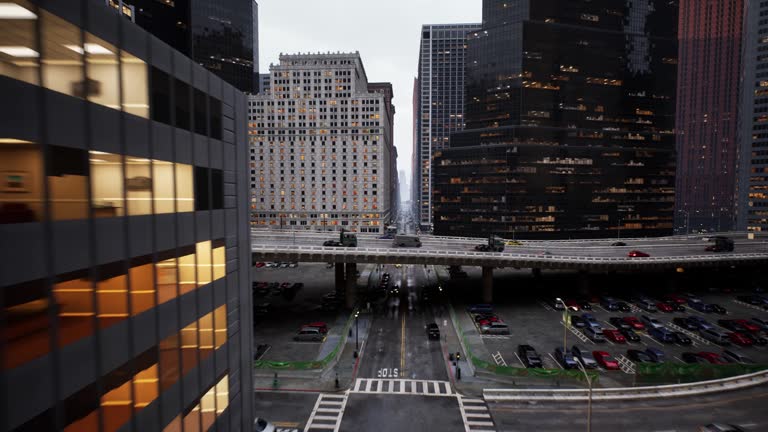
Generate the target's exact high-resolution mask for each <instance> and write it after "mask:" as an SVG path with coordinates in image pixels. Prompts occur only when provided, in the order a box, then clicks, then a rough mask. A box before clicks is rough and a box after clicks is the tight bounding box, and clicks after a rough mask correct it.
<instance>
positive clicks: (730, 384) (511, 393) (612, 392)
mask: <svg viewBox="0 0 768 432" xmlns="http://www.w3.org/2000/svg"><path fill="white" fill-rule="evenodd" d="M765 383H768V371H760V372H754V373H750V374H746V375H740V376H736V377H731V378H723V379H718V380H711V381H701V382H696V383H690V384H672V385H661V386H646V387H622V388H594V389H592V399H593V400H638V399H657V398H666V397H681V396H695V395H702V394H709V393H717V392H721V391H727V390H737V389H741V388H747V387H752V386H757V385H761V384H765ZM483 397H484V399H485V400H486V401H488V400H491V401H519V400H521V401H523V400H524V401H583V400H587V398H588V397H589V389H485V390H483Z"/></svg>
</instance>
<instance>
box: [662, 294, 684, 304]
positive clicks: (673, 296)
mask: <svg viewBox="0 0 768 432" xmlns="http://www.w3.org/2000/svg"><path fill="white" fill-rule="evenodd" d="M664 299H665V300H669V301H671V302H675V303H677V304H679V305H684V304H686V303H688V300H686V299H684V298H683V297H680V296H679V295H676V294H667V295H665V296H664Z"/></svg>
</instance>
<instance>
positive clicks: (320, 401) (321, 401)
mask: <svg viewBox="0 0 768 432" xmlns="http://www.w3.org/2000/svg"><path fill="white" fill-rule="evenodd" d="M346 406H347V393H344V394H328V393H321V394H320V395H319V396H318V397H317V402H315V408H314V409H312V414H310V416H309V420H307V426H306V427H305V428H304V432H308V431H311V430H326V431H328V430H332V431H334V432H337V431H338V430H339V426H341V418H342V417H343V416H344V407H346Z"/></svg>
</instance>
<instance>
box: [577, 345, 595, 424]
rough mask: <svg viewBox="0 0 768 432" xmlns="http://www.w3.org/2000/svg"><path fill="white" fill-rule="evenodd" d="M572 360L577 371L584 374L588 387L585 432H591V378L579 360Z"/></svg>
mask: <svg viewBox="0 0 768 432" xmlns="http://www.w3.org/2000/svg"><path fill="white" fill-rule="evenodd" d="M574 357H575V356H574ZM574 360H576V364H577V365H579V369H581V371H582V372H584V378H586V379H587V386H588V387H589V392H588V394H587V432H592V378H590V377H589V374H588V373H587V369H586V368H585V367H584V364H583V363H582V362H581V359H579V358H578V357H576V358H574Z"/></svg>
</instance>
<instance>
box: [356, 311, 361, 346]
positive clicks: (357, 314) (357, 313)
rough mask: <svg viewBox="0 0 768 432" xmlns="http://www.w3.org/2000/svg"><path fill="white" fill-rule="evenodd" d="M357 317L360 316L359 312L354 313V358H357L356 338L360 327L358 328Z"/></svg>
mask: <svg viewBox="0 0 768 432" xmlns="http://www.w3.org/2000/svg"><path fill="white" fill-rule="evenodd" d="M358 316H360V311H357V312H355V357H357V351H358V350H359V349H360V348H359V345H358V337H357V335H358V334H359V332H360V327H359V326H358V321H359V320H358Z"/></svg>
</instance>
